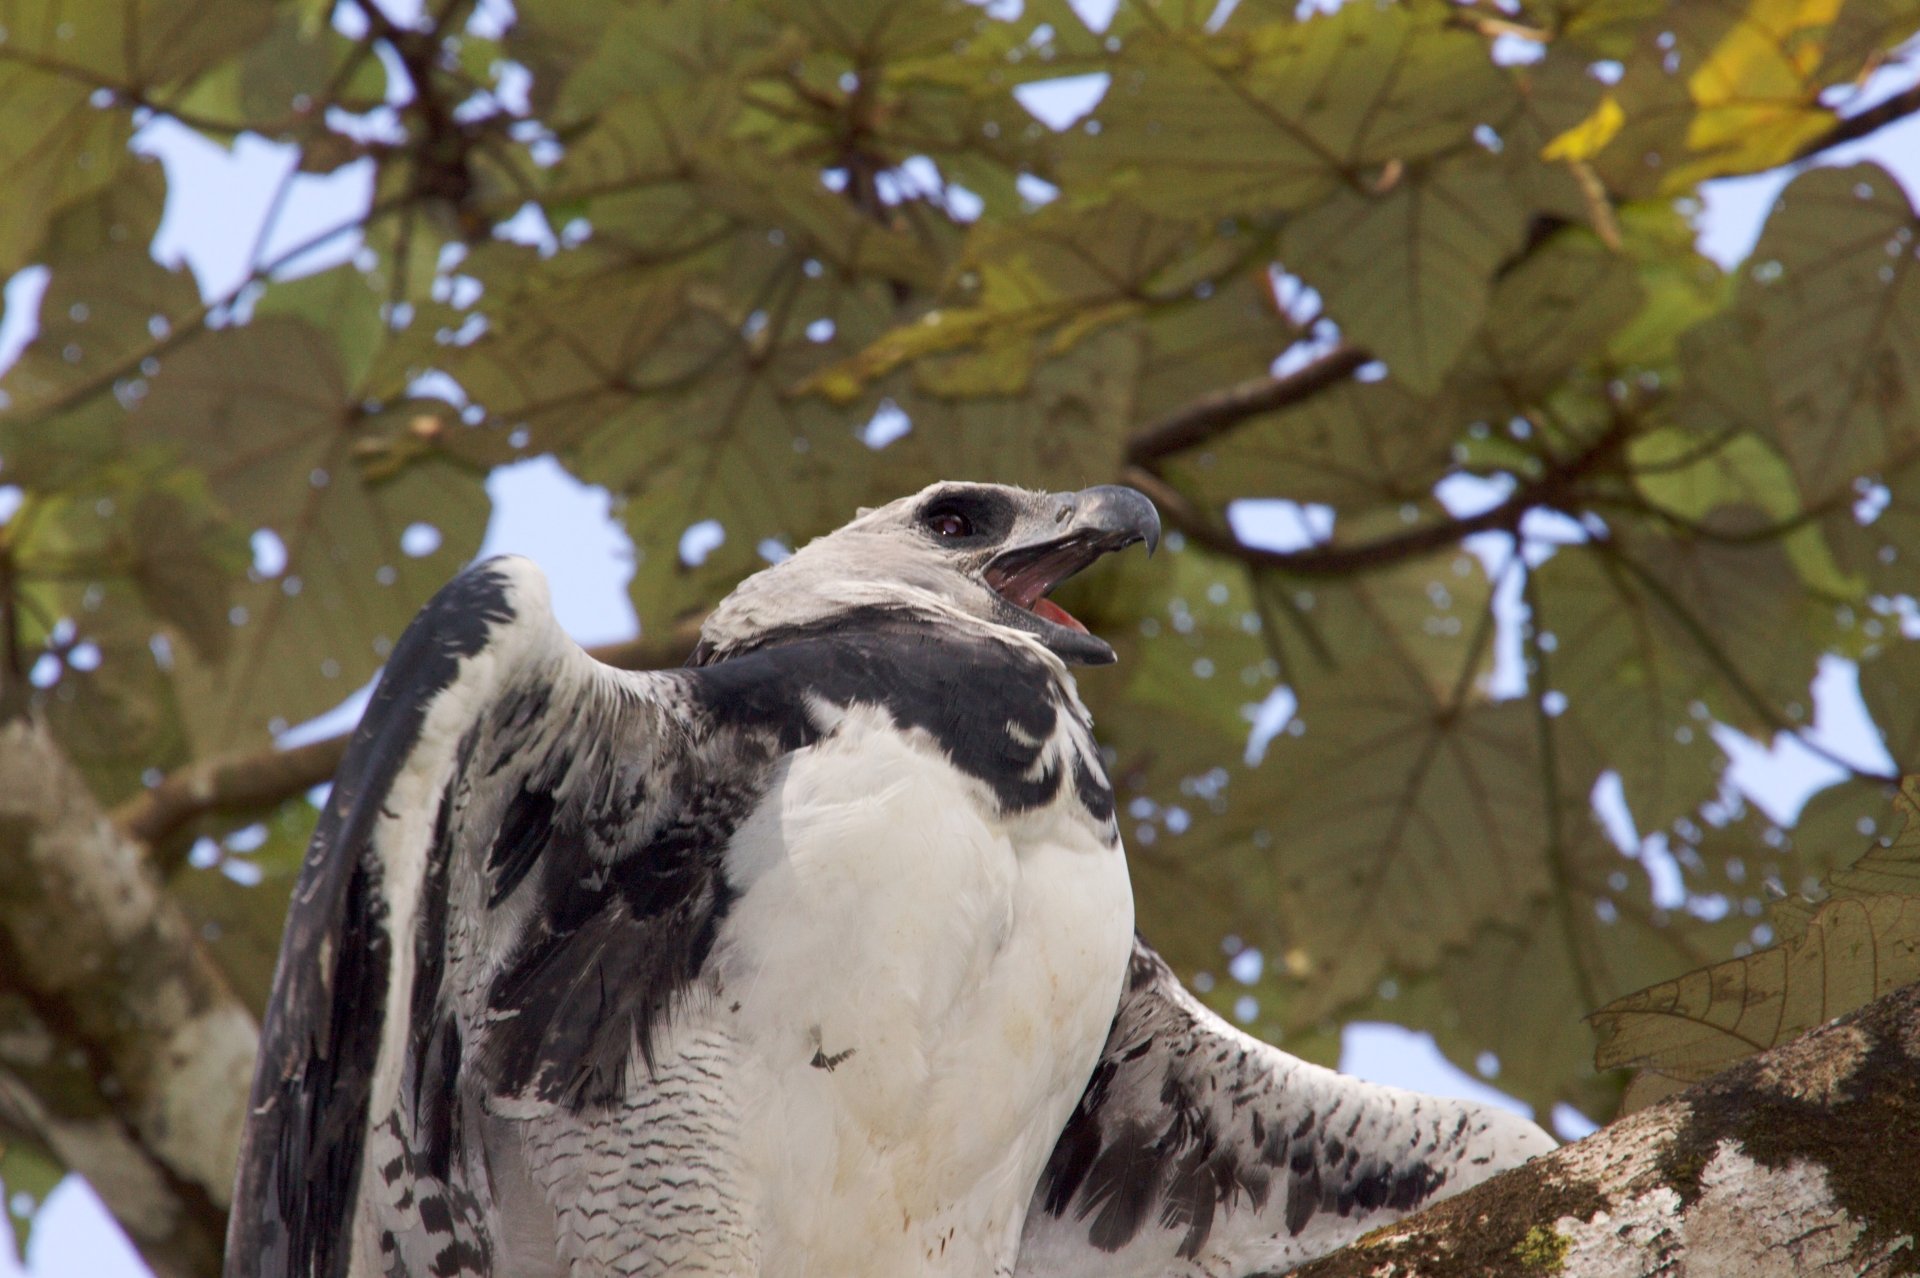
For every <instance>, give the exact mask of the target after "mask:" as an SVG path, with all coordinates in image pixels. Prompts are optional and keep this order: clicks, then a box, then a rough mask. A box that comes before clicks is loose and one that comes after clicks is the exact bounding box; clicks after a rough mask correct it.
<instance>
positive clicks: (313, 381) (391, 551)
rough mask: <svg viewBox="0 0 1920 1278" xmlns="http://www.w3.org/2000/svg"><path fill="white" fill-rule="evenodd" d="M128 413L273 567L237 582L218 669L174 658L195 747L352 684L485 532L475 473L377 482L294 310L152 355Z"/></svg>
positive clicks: (321, 702) (446, 471) (420, 474)
mask: <svg viewBox="0 0 1920 1278" xmlns="http://www.w3.org/2000/svg"><path fill="white" fill-rule="evenodd" d="M151 381H152V389H151V391H150V392H149V393H148V394H147V396H146V397H145V398H144V399H143V400H141V401H140V402H139V403H138V405H137V406H136V407H135V408H134V410H133V412H132V413H131V414H130V419H129V420H130V424H131V425H132V426H133V427H134V428H135V429H137V430H139V431H141V432H142V433H143V434H144V435H145V436H146V437H147V438H149V439H154V440H163V441H165V442H166V443H167V444H168V445H169V446H170V447H171V448H173V449H175V450H176V455H177V456H178V457H179V458H181V459H182V460H183V461H189V460H190V461H191V462H192V463H193V464H195V465H197V466H200V467H202V468H204V470H205V471H206V474H207V477H208V483H209V485H210V487H211V489H212V492H213V494H214V496H215V497H216V498H217V499H218V500H219V501H220V502H221V504H222V506H223V507H224V509H225V510H226V512H227V513H228V515H229V517H230V518H231V519H232V520H234V521H235V522H236V523H237V524H238V525H239V526H240V527H241V528H242V529H245V530H247V531H248V532H249V533H250V534H251V535H254V536H258V537H271V538H272V539H273V540H274V541H275V542H277V544H278V547H279V550H280V554H281V555H282V556H283V557H284V563H283V564H282V565H279V570H278V571H277V572H274V573H272V574H271V575H265V574H259V575H257V579H253V580H249V581H247V582H246V583H244V584H237V586H236V589H235V593H234V600H235V602H234V606H233V610H232V612H231V613H230V616H229V622H230V625H231V627H232V637H231V641H230V646H229V648H228V650H227V656H226V658H225V659H224V660H222V661H220V662H218V663H217V664H208V663H204V662H200V661H187V662H183V663H182V666H181V671H180V677H181V680H182V683H183V686H184V687H185V688H186V689H187V690H188V693H187V695H186V696H185V697H184V698H183V704H184V705H185V706H186V707H187V708H188V711H189V714H190V716H191V723H192V728H193V734H194V744H195V749H196V751H197V752H199V753H203V754H204V753H210V752H214V751H218V750H222V749H229V748H233V747H235V746H238V745H240V744H242V743H251V742H257V741H259V740H261V739H262V734H263V733H264V732H265V731H266V730H268V729H269V728H272V727H276V726H284V725H290V724H294V723H298V722H300V721H301V720H303V719H305V718H308V717H310V716H312V715H315V714H318V713H319V712H320V711H322V710H325V709H328V708H330V707H331V706H332V705H334V704H335V703H337V702H338V701H340V700H341V699H343V698H344V697H346V696H347V695H348V694H349V693H351V692H352V691H353V690H354V689H355V688H357V687H358V686H359V685H360V684H361V683H362V682H363V681H364V680H365V679H366V678H367V677H368V676H369V675H371V674H372V673H373V671H374V669H375V668H376V667H377V666H378V665H379V663H380V661H381V660H382V659H383V658H384V657H385V655H386V651H387V647H388V646H389V645H390V644H391V643H392V642H393V640H395V639H397V638H398V637H399V634H400V631H401V629H402V627H404V626H405V624H406V622H407V620H408V618H409V617H411V616H412V614H413V611H414V609H416V608H418V607H419V606H420V604H421V603H422V602H423V601H424V600H425V599H426V597H427V596H428V595H429V594H430V593H432V591H433V590H434V589H436V588H437V587H438V586H439V585H440V584H441V583H442V582H443V581H445V580H446V579H447V577H449V576H450V575H451V574H452V573H453V571H454V570H455V569H456V568H458V567H459V566H460V565H461V564H462V563H464V562H465V561H466V560H467V559H469V558H470V557H471V556H472V554H473V552H474V549H475V548H476V547H477V546H478V545H479V542H480V536H481V533H482V532H483V531H484V529H485V526H486V519H487V511H488V502H487V498H486V494H485V491H484V489H483V488H482V486H481V484H480V481H479V478H478V477H477V476H475V475H472V474H470V473H468V472H465V471H464V470H462V469H460V468H457V467H455V466H452V465H450V464H449V463H447V462H443V461H426V462H422V463H420V464H417V465H414V466H411V467H408V468H406V469H404V470H402V471H401V472H400V473H399V474H398V475H395V476H392V477H390V478H388V477H374V476H370V475H368V474H367V473H365V472H364V471H363V469H362V467H361V464H360V463H359V461H358V460H357V445H358V443H359V436H360V423H361V420H362V410H361V407H360V401H359V398H358V396H357V395H356V394H355V393H354V391H353V389H352V388H351V387H350V386H349V385H348V383H347V381H346V372H345V369H344V367H343V365H342V360H341V355H340V350H339V346H338V344H337V343H336V342H335V340H334V339H333V337H332V336H331V335H330V334H328V333H325V332H323V331H321V330H320V329H317V328H315V327H313V326H312V325H310V324H308V323H306V322H305V321H303V320H299V319H296V318H293V317H292V316H284V315H272V316H265V317H262V318H259V319H256V320H254V321H253V322H252V323H251V324H248V325H246V326H244V327H240V328H226V329H219V330H214V331H211V332H207V333H203V334H201V335H199V336H197V337H195V338H194V339H193V340H191V341H189V342H186V343H184V344H182V345H181V346H180V347H179V348H178V349H176V350H174V351H172V352H171V353H169V354H168V355H167V356H166V357H164V358H163V359H162V360H160V361H159V368H158V369H157V370H156V371H155V373H154V374H153V376H152V379H151Z"/></svg>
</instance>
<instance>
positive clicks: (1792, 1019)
mask: <svg viewBox="0 0 1920 1278" xmlns="http://www.w3.org/2000/svg"><path fill="white" fill-rule="evenodd" d="M1917 800H1920V781H1916V780H1913V779H1909V780H1908V782H1907V783H1906V787H1905V790H1904V792H1903V797H1902V798H1901V800H1900V801H1899V804H1900V808H1901V811H1902V812H1903V814H1904V816H1905V819H1906V824H1905V827H1904V828H1903V829H1902V831H1901V832H1900V834H1899V835H1898V836H1897V837H1896V838H1895V839H1894V840H1892V842H1891V843H1890V844H1889V845H1887V846H1884V847H1882V846H1875V847H1873V848H1870V849H1869V850H1868V852H1867V853H1866V855H1865V856H1863V857H1861V859H1860V860H1858V861H1856V862H1855V863H1854V864H1853V865H1852V866H1851V867H1849V868H1848V869H1845V870H1840V871H1837V872H1836V873H1834V874H1833V875H1832V876H1831V877H1830V878H1829V880H1828V887H1829V889H1830V891H1831V895H1830V896H1829V898H1828V899H1827V900H1826V901H1824V902H1822V903H1821V904H1820V905H1818V906H1816V907H1814V908H1812V909H1811V910H1810V911H1807V910H1804V909H1802V910H1801V911H1800V913H1801V915H1802V917H1801V918H1799V919H1798V920H1796V921H1795V923H1794V925H1793V931H1792V933H1791V934H1790V936H1789V939H1788V940H1787V941H1786V942H1785V943H1784V944H1781V945H1777V946H1773V947H1771V948H1769V949H1765V950H1761V951H1760V952H1759V953H1757V954H1751V955H1748V956H1746V957H1744V958H1739V959H1734V960H1731V961H1729V962H1725V963H1717V964H1714V965H1713V966H1711V967H1703V968H1700V969H1698V970H1696V971H1693V972H1690V973H1688V974H1687V975H1686V976H1683V977H1680V978H1679V979H1678V980H1673V981H1666V982H1662V983H1661V984H1659V985H1655V986H1652V987H1650V988H1647V989H1644V990H1641V991H1640V992H1639V993H1637V994H1632V995H1628V996H1627V997H1625V998H1621V999H1616V1000H1615V1001H1614V1002H1612V1003H1609V1004H1608V1005H1607V1006H1605V1007H1603V1008H1601V1009H1600V1010H1599V1011H1598V1012H1596V1013H1594V1015H1593V1022H1594V1027H1595V1029H1596V1030H1597V1031H1598V1033H1599V1035H1600V1046H1599V1048H1598V1050H1597V1051H1596V1053H1595V1061H1596V1063H1597V1064H1598V1065H1599V1066H1600V1068H1602V1069H1611V1068H1616V1067H1620V1066H1626V1067H1630V1068H1634V1069H1642V1070H1649V1071H1652V1072H1654V1073H1656V1074H1658V1075H1661V1076H1664V1077H1666V1078H1670V1079H1673V1080H1675V1081H1676V1082H1683V1083H1684V1082H1692V1081H1695V1080H1698V1079H1701V1078H1705V1077H1707V1076H1708V1075H1711V1074H1715V1073H1718V1072H1719V1071H1720V1070H1722V1069H1725V1068H1726V1067H1727V1066H1729V1065H1731V1064H1734V1063H1735V1062H1737V1061H1740V1060H1744V1059H1746V1058H1747V1057H1748V1056H1752V1055H1754V1054H1756V1053H1759V1052H1763V1051H1766V1050H1767V1049H1768V1048H1770V1047H1774V1046H1776V1045H1778V1044H1780V1043H1784V1042H1786V1041H1787V1040H1788V1039H1790V1038H1794V1037H1796V1036H1797V1035H1800V1034H1802V1033H1805V1032H1806V1031H1807V1030H1810V1029H1812V1028H1813V1027H1814V1026H1816V1025H1819V1024H1822V1023H1823V1022H1825V1021H1827V1020H1830V1019H1831V1018H1833V1017H1835V1016H1840V1015H1843V1014H1845V1013H1847V1012H1850V1011H1853V1010H1854V1009H1855V1008H1859V1007H1863V1006H1865V1005H1866V1004H1867V1003H1869V1002H1872V1001H1873V1000H1874V999H1876V998H1879V997H1880V996H1881V995H1883V994H1886V993H1889V992H1891V991H1892V990H1895V989H1898V988H1900V987H1901V986H1903V985H1908V984H1911V983H1913V982H1915V981H1920V818H1916V814H1915V803H1916V801H1917Z"/></svg>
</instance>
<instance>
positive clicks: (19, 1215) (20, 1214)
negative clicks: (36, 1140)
mask: <svg viewBox="0 0 1920 1278" xmlns="http://www.w3.org/2000/svg"><path fill="white" fill-rule="evenodd" d="M66 1174H67V1170H66V1168H64V1167H62V1166H60V1164H59V1163H57V1162H56V1161H54V1160H53V1158H51V1157H50V1156H48V1154H47V1153H46V1152H45V1151H44V1150H42V1149H40V1148H39V1147H38V1146H37V1145H32V1144H29V1143H28V1142H26V1141H23V1140H8V1139H6V1137H5V1136H4V1135H3V1134H0V1192H4V1193H5V1194H6V1197H7V1223H8V1224H9V1225H11V1226H12V1227H13V1245H14V1259H15V1261H16V1262H17V1263H19V1264H22V1265H24V1264H25V1263H26V1258H27V1244H28V1242H29V1241H31V1239H32V1237H33V1222H34V1218H35V1217H36V1216H37V1215H38V1214H39V1211H40V1207H41V1204H43V1203H45V1202H46V1200H47V1195H48V1194H50V1193H52V1192H53V1190H54V1187H55V1186H56V1185H58V1184H59V1183H60V1182H61V1181H62V1180H63V1179H65V1178H66Z"/></svg>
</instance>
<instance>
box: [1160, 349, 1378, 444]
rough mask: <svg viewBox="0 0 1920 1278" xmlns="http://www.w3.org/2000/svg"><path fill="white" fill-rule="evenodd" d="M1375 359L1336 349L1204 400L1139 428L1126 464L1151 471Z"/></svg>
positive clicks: (1342, 378)
mask: <svg viewBox="0 0 1920 1278" xmlns="http://www.w3.org/2000/svg"><path fill="white" fill-rule="evenodd" d="M1372 358H1373V356H1372V355H1370V354H1368V353H1367V352H1366V351H1364V350H1361V349H1360V348H1359V347H1357V346H1345V345H1342V346H1337V347H1335V348H1334V349H1333V350H1331V351H1329V352H1328V353H1327V354H1325V355H1322V356H1321V357H1320V358H1319V359H1317V360H1315V361H1313V363H1311V364H1308V365H1307V366H1305V367H1304V368H1301V369H1299V370H1297V371H1295V372H1292V373H1289V374H1287V375H1286V376H1285V377H1261V378H1256V379H1255V380H1253V381H1250V382H1243V383H1241V384H1240V385H1238V386H1232V387H1228V388H1227V389H1226V390H1223V391H1216V392H1214V393H1213V394H1211V395H1205V396H1202V397H1201V398H1199V399H1197V400H1195V401H1194V402H1193V403H1191V404H1188V405H1187V406H1186V407H1185V408H1182V409H1179V410H1178V411H1176V412H1174V413H1171V414H1169V415H1167V416H1166V417H1163V418H1161V419H1160V420H1159V421H1157V422H1155V423H1153V425H1151V426H1147V427H1143V428H1142V429H1141V430H1140V431H1139V432H1138V433H1136V434H1135V435H1134V436H1133V438H1132V439H1130V440H1129V441H1127V461H1128V462H1129V463H1131V464H1132V465H1135V466H1146V467H1151V466H1153V465H1154V464H1155V463H1156V462H1158V461H1160V460H1162V459H1163V458H1166V457H1171V456H1173V455H1174V454H1175V453H1183V452H1186V451H1187V450H1188V449H1190V448H1197V447H1199V446H1200V445H1202V444H1205V443H1208V442H1209V441H1211V440H1214V439H1218V438H1219V437H1220V436H1221V435H1224V434H1226V433H1227V432H1228V431H1230V430H1232V429H1233V428H1234V427H1236V426H1238V425H1239V424H1240V423H1242V422H1244V421H1246V420H1247V419H1248V418H1250V417H1258V416H1259V415H1260V414H1262V413H1271V412H1276V411H1278V410H1279V409H1282V408H1291V407H1292V406H1293V405H1295V404H1298V403H1301V402H1303V401H1305V400H1308V399H1311V398H1312V397H1313V396H1315V395H1318V394H1319V393H1320V392H1321V391H1323V390H1326V389H1327V388H1328V387H1331V386H1337V385H1339V384H1340V383H1341V382H1344V381H1346V380H1347V379H1348V378H1349V377H1351V376H1353V374H1354V370H1355V369H1358V368H1359V367H1360V366H1361V365H1362V364H1365V363H1367V362H1368V361H1369V360H1371V359H1372Z"/></svg>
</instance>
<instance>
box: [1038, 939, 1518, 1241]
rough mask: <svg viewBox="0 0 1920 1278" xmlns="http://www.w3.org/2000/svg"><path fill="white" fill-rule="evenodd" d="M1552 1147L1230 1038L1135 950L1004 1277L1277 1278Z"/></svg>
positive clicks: (1466, 1104) (1437, 1102)
mask: <svg viewBox="0 0 1920 1278" xmlns="http://www.w3.org/2000/svg"><path fill="white" fill-rule="evenodd" d="M1552 1148H1554V1140H1553V1138H1552V1137H1550V1136H1548V1135H1547V1134H1546V1133H1545V1132H1543V1131H1541V1130H1540V1129H1539V1128H1538V1127H1535V1126H1534V1125H1533V1124H1532V1123H1530V1122H1527V1121H1526V1120H1525V1119H1523V1118H1521V1117H1519V1116H1518V1115H1516V1114H1512V1113H1509V1112H1507V1111H1505V1110H1502V1109H1498V1108H1495V1107H1492V1106H1488V1105H1482V1104H1478V1103H1475V1102H1472V1101H1462V1100H1451V1099H1444V1098H1439V1097H1433V1096H1421V1095H1417V1094H1415V1093H1412V1092H1405V1091H1401V1090H1399V1089H1398V1088H1392V1087H1382V1086H1379V1085H1377V1084H1372V1083H1366V1082H1363V1081H1361V1080H1359V1079H1355V1078H1349V1077H1347V1076H1345V1075H1342V1074H1337V1073H1335V1072H1334V1071H1332V1070H1328V1069H1323V1068H1321V1067H1319V1066H1316V1065H1310V1064H1308V1063H1306V1062H1305V1061H1301V1060H1297V1059H1295V1058H1294V1057H1291V1056H1288V1055H1287V1054H1286V1053H1285V1052H1282V1051H1280V1050H1279V1049H1278V1048H1275V1047H1272V1046H1270V1045H1269V1044H1266V1043H1263V1042H1261V1041H1259V1040H1258V1039H1255V1038H1252V1037H1249V1036H1248V1035H1246V1034H1243V1033H1241V1032H1240V1031H1238V1030H1236V1029H1234V1028H1233V1027H1232V1026H1231V1025H1229V1024H1227V1023H1226V1022H1225V1021H1223V1020H1221V1019H1220V1018H1219V1017H1217V1016H1215V1015H1214V1014H1213V1013H1212V1012H1210V1011H1208V1010H1207V1008H1206V1007H1204V1006H1203V1005H1201V1003H1200V1002H1199V1001H1198V1000H1197V999H1195V998H1194V997H1193V996H1192V995H1191V994H1189V993H1188V992H1187V991H1186V990H1185V989H1184V988H1183V987H1182V986H1181V985H1180V982H1179V980H1178V978H1176V977H1175V976H1174V974H1173V972H1172V971H1171V970H1170V969H1169V968H1168V967H1167V965H1166V964H1165V963H1164V962H1163V961H1161V959H1160V956H1159V955H1157V954H1155V953H1154V952H1153V950H1152V949H1151V948H1149V947H1148V946H1147V945H1146V943H1145V942H1143V941H1140V940H1138V939H1136V940H1135V942H1134V952H1133V959H1132V963H1131V966H1130V968H1129V970H1128V979H1127V985H1126V989H1125V992H1124V993H1123V994H1122V995H1121V998H1120V1008H1119V1012H1118V1014H1117V1015H1116V1016H1115V1018H1114V1023H1113V1029H1112V1031H1111V1032H1110V1033H1109V1034H1108V1037H1107V1043H1106V1047H1105V1048H1104V1049H1103V1051H1102V1053H1101V1058H1100V1063H1099V1064H1098V1065H1097V1066H1096V1067H1095V1068H1094V1073H1093V1078H1092V1079H1091V1081H1089V1083H1088V1084H1087V1090H1086V1092H1085V1094H1084V1095H1083V1096H1082V1097H1081V1100H1080V1104H1079V1106H1078V1107H1077V1108H1076V1109H1075V1110H1074V1113H1073V1117H1072V1118H1071V1119H1069V1120H1068V1123H1067V1126H1066V1129H1065V1130H1064V1131H1063V1132H1062V1133H1061V1135H1060V1140H1059V1143H1058V1144H1057V1145H1056V1146H1055V1148H1054V1152H1053V1156H1052V1159H1051V1160H1050V1162H1049V1163H1048V1165H1047V1169H1046V1172H1045V1173H1044V1174H1043V1175H1042V1177H1041V1180H1040V1184H1039V1187H1038V1188H1037V1189H1036V1190H1035V1192H1034V1197H1033V1202H1032V1204H1031V1205H1030V1206H1029V1208H1028V1211H1027V1223H1026V1228H1025V1232H1024V1234H1023V1236H1022V1239H1021V1247H1020V1265H1019V1273H1020V1274H1021V1275H1034V1276H1035V1278H1039V1276H1040V1275H1045V1278H1070V1276H1072V1275H1088V1276H1089V1278H1092V1276H1094V1275H1098V1276H1100V1278H1130V1276H1134V1275H1138V1276H1139V1278H1177V1276H1183V1275H1201V1274H1204V1275H1209V1276H1210V1278H1211V1276H1219V1275H1233V1276H1240V1275H1255V1274H1264V1273H1269V1272H1278V1271H1283V1270H1286V1269H1288V1268H1291V1267H1292V1266H1294V1265H1298V1264H1300V1263H1302V1262H1303V1261H1305V1260H1307V1259H1309V1258H1311V1257H1314V1256H1318V1255H1322V1254H1324V1253H1326V1252H1328V1251H1331V1250H1333V1249H1335V1248H1337V1247H1339V1246H1341V1245H1343V1244H1344V1243H1346V1242H1347V1241H1348V1240H1350V1239H1352V1238H1355V1237H1357V1236H1358V1235H1359V1234H1361V1233H1362V1232H1364V1231H1365V1230H1367V1229H1371V1228H1373V1227H1374V1226H1376V1225H1379V1224H1382V1223H1384V1222H1385V1221H1387V1220H1390V1219H1393V1218H1394V1217H1396V1216H1403V1215H1405V1214H1407V1213H1408V1212H1410V1211H1412V1210H1414V1209H1416V1208H1418V1207H1420V1206H1421V1205H1423V1204H1424V1203H1426V1202H1428V1201H1430V1200H1432V1199H1435V1198H1440V1197H1445V1196H1446V1195H1449V1194H1454V1193H1458V1192H1459V1191H1461V1190H1463V1189H1466V1188H1467V1187H1469V1186H1471V1185H1474V1184H1477V1183H1479V1182H1480V1181H1482V1180H1485V1179H1486V1178H1487V1177H1489V1176H1491V1175H1493V1174H1494V1173H1495V1172H1498V1171H1501V1170H1504V1169H1505V1168H1508V1167H1512V1166H1514V1165H1516V1164H1518V1163H1521V1162H1524V1161H1525V1160H1526V1159H1528V1158H1531V1157H1533V1156H1534V1155H1535V1154H1539V1153H1543V1152H1545V1151H1547V1150H1549V1149H1552Z"/></svg>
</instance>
